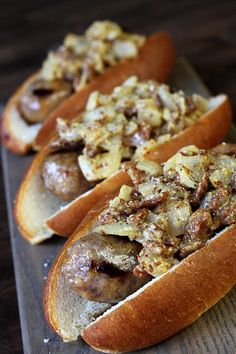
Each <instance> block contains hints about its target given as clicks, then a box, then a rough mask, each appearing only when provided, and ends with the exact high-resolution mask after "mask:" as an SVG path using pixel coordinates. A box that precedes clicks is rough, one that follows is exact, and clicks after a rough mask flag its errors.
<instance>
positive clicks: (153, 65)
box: [34, 32, 175, 150]
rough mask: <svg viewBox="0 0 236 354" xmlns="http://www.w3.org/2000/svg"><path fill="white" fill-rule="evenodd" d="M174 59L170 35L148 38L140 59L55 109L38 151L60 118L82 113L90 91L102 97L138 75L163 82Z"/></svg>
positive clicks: (109, 73) (99, 79)
mask: <svg viewBox="0 0 236 354" xmlns="http://www.w3.org/2000/svg"><path fill="white" fill-rule="evenodd" d="M174 57H175V53H174V46H173V43H172V40H171V38H170V37H169V35H168V34H167V33H165V32H158V33H155V34H153V35H151V36H150V37H147V39H146V40H145V42H144V44H143V46H142V47H141V48H140V49H139V52H138V55H137V57H135V58H131V59H127V60H125V61H123V62H121V63H119V64H117V65H115V66H112V67H110V68H108V69H107V70H106V71H105V72H104V73H103V74H102V75H100V76H98V77H97V78H96V79H94V80H93V81H92V82H91V83H90V84H89V85H87V86H86V87H85V88H83V89H81V90H80V91H78V92H76V93H74V94H73V95H72V96H71V97H70V98H69V99H67V100H66V101H65V102H63V103H62V104H61V105H60V106H59V107H58V108H57V109H55V110H54V111H53V112H52V113H51V114H50V115H49V117H48V119H47V120H46V121H45V123H44V125H43V127H42V129H41V130H40V132H39V134H38V136H37V138H36V141H35V145H34V147H35V149H36V150H39V149H40V148H41V147H42V146H44V145H45V144H46V143H48V141H49V140H50V138H51V137H52V135H53V132H54V131H55V125H56V120H57V118H58V117H66V118H67V119H71V118H73V117H74V116H75V115H76V114H77V113H79V112H81V111H83V109H84V107H85V105H86V102H87V99H88V96H89V94H90V93H91V92H93V91H95V90H98V91H100V92H101V93H103V94H107V93H110V92H111V90H112V89H113V88H114V87H115V86H117V85H120V84H121V83H122V82H123V81H125V80H126V79H127V78H128V77H129V76H131V75H137V76H138V77H139V78H140V79H141V80H148V79H154V80H157V81H160V82H163V81H165V80H166V79H167V77H168V76H169V74H170V71H171V69H172V67H173V64H174Z"/></svg>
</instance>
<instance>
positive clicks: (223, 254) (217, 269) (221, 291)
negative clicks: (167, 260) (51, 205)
mask: <svg viewBox="0 0 236 354" xmlns="http://www.w3.org/2000/svg"><path fill="white" fill-rule="evenodd" d="M98 213H99V212H97V214H96V217H95V214H94V213H92V214H89V215H88V216H87V218H86V219H87V221H86V222H84V225H83V226H81V225H80V226H79V227H78V229H77V230H76V232H75V233H74V235H73V236H72V237H71V238H70V239H69V240H68V241H67V242H66V244H65V246H64V247H63V250H62V251H61V253H60V254H59V256H58V258H57V259H56V261H55V263H54V265H53V267H52V269H51V271H50V273H49V277H48V280H47V285H46V288H45V292H44V310H45V316H46V318H47V321H48V322H49V324H50V325H51V327H52V328H53V329H54V330H55V331H56V332H57V333H58V334H59V335H60V336H61V337H62V338H63V340H64V341H73V340H76V339H77V337H78V336H79V335H81V336H82V337H83V338H84V340H85V341H86V342H87V343H88V344H89V345H91V346H92V347H93V348H95V349H97V350H101V351H103V352H108V353H118V352H128V351H131V350H136V349H140V348H145V347H148V346H150V345H153V344H155V343H158V342H160V341H161V340H163V339H165V338H167V337H169V336H171V335H173V334H174V333H176V332H178V331H179V330H181V329H183V328H184V327H186V326H188V325H189V324H191V323H192V322H194V321H195V320H196V319H197V318H198V317H200V316H201V315H202V314H203V313H204V312H205V311H207V310H208V309H209V308H210V307H211V306H213V305H214V304H215V303H217V302H218V301H219V300H220V299H221V298H222V297H223V296H224V295H225V294H226V293H227V292H228V291H229V290H230V289H231V288H232V287H233V285H234V284H235V282H236V264H235V257H236V243H235V235H236V226H235V225H233V226H230V227H227V228H226V229H224V230H223V231H222V232H220V233H219V234H217V235H216V236H215V237H214V238H212V239H211V240H210V241H208V242H207V244H206V245H205V246H204V247H203V248H201V249H200V250H198V251H196V252H194V253H193V254H192V255H190V256H188V257H187V258H185V259H184V260H182V261H181V262H180V263H179V264H178V265H176V266H174V267H172V268H171V270H169V271H168V272H166V273H165V274H164V275H162V276H160V277H158V278H154V279H153V280H151V281H150V282H149V283H147V284H146V285H144V286H143V287H142V288H141V289H139V290H138V291H136V292H135V293H133V294H132V295H130V296H129V297H127V298H126V299H125V300H123V301H121V302H119V303H118V304H117V305H115V306H113V307H111V308H110V309H108V310H107V311H106V309H107V308H108V307H109V305H107V304H103V303H95V302H91V301H87V300H84V299H82V298H81V297H80V295H79V293H78V292H77V291H76V290H74V289H72V288H71V287H70V288H69V287H68V285H66V283H65V281H64V278H63V276H62V273H61V269H62V265H63V262H64V261H65V258H66V255H67V250H68V248H69V247H71V246H72V245H73V244H74V243H75V242H76V241H77V240H78V239H79V238H81V237H83V236H84V235H86V234H88V233H89V232H90V230H91V229H92V227H93V226H94V225H96V218H97V216H98ZM104 311H106V312H105V313H104V314H102V315H100V314H101V313H103V312H104ZM97 316H98V317H97ZM96 317H97V319H96V320H95V318H96Z"/></svg>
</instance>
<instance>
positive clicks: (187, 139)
mask: <svg viewBox="0 0 236 354" xmlns="http://www.w3.org/2000/svg"><path fill="white" fill-rule="evenodd" d="M209 108H212V109H211V110H210V111H209V112H207V113H206V114H205V115H204V116H202V117H201V118H200V119H199V120H198V121H197V122H196V123H195V124H193V125H192V126H190V127H188V128H187V129H185V130H184V131H183V132H181V133H180V134H178V135H177V136H176V137H174V138H173V139H171V140H170V141H167V142H166V143H164V144H161V145H159V146H158V148H157V149H155V150H153V151H152V152H150V153H149V154H148V155H147V156H146V157H147V158H148V159H150V160H154V161H157V162H164V161H166V160H167V159H168V158H169V157H171V156H172V155H174V154H175V153H176V152H177V151H178V150H179V149H180V148H181V147H183V146H186V145H189V144H194V145H196V146H197V147H199V148H203V149H208V148H211V147H213V146H215V145H217V144H219V143H220V142H221V141H222V140H223V139H224V137H225V135H226V133H227V131H228V130H229V128H230V124H231V119H232V112H231V106H230V103H229V101H228V99H227V97H226V96H224V95H219V96H216V97H215V98H212V99H211V100H210V103H209ZM130 183H131V181H130V179H129V177H128V175H127V174H126V173H125V172H121V171H119V172H118V173H116V174H115V175H114V176H111V177H110V178H108V179H107V180H105V181H103V182H101V183H100V184H98V185H97V186H96V187H95V188H94V189H93V190H91V191H89V192H87V193H85V194H83V195H82V196H81V197H78V198H77V199H75V200H74V201H73V202H72V203H71V204H69V205H68V206H66V207H65V208H63V209H62V210H60V211H58V212H57V213H56V214H55V215H53V216H52V217H51V218H50V219H48V220H47V225H48V227H49V228H50V229H52V230H53V231H54V233H56V234H58V235H61V236H70V235H71V234H72V233H73V232H74V231H75V229H76V227H77V226H78V224H79V223H80V221H81V220H82V219H83V218H84V216H85V215H86V213H87V212H88V211H89V210H90V209H91V208H93V207H95V205H96V203H97V201H98V200H99V201H100V203H101V201H102V200H104V204H105V202H106V200H107V194H108V197H109V193H110V192H111V191H114V190H118V189H119V188H120V187H121V186H122V185H123V184H130Z"/></svg>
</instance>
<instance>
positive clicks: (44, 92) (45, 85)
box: [18, 79, 72, 123]
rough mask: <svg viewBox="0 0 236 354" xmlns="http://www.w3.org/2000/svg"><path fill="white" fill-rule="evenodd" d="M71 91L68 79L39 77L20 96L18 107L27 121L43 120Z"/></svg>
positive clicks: (37, 121)
mask: <svg viewBox="0 0 236 354" xmlns="http://www.w3.org/2000/svg"><path fill="white" fill-rule="evenodd" d="M71 93H72V85H71V83H69V82H68V81H62V80H52V81H46V80H43V79H38V80H36V81H34V82H33V83H32V84H31V85H30V86H29V87H28V89H27V90H26V91H25V92H24V93H23V95H22V96H21V97H20V99H19V102H18V109H19V111H20V113H21V114H22V115H23V117H24V118H25V120H26V121H27V122H29V123H39V122H43V121H44V120H45V119H46V118H47V116H48V114H49V113H50V112H51V111H52V110H53V109H54V108H55V107H57V106H58V105H59V104H60V103H61V102H62V101H64V100H65V99H66V98H67V97H68V96H69V95H70V94H71Z"/></svg>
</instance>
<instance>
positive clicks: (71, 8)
mask: <svg viewBox="0 0 236 354" xmlns="http://www.w3.org/2000/svg"><path fill="white" fill-rule="evenodd" d="M235 13H236V2H235V0H232V1H217V0H214V1H211V0H205V1H202V0H195V1H194V0H178V1H170V0H169V1H160V0H129V1H127V0H119V1H112V0H110V1H106V0H100V1H98V0H86V1H79V0H64V1H63V0H57V1H55V0H51V1H50V2H49V1H47V0H41V1H37V2H36V1H31V0H21V1H17V0H5V1H4V0H0V101H1V102H3V101H5V100H6V99H7V97H8V96H9V95H10V93H11V92H13V90H14V89H15V88H16V87H17V85H19V84H20V83H21V82H22V80H23V79H24V78H25V77H27V75H29V74H30V73H31V72H33V71H34V70H35V69H36V68H37V67H38V66H39V65H40V63H41V60H42V59H43V58H44V56H45V54H46V52H47V49H48V48H50V47H51V46H53V45H54V44H55V43H59V42H60V41H61V40H62V38H63V36H64V35H65V34H66V33H67V32H69V31H72V32H73V31H74V32H78V33H79V32H82V31H83V30H84V29H85V28H86V27H87V26H88V25H89V24H90V23H91V22H92V21H93V20H95V19H112V20H115V21H117V22H119V23H120V24H122V25H123V26H125V27H126V28H128V29H130V30H133V31H137V32H144V33H151V32H153V31H156V30H167V31H169V32H170V33H171V35H172V37H173V39H174V41H175V43H176V47H177V52H178V55H180V56H182V55H184V56H186V57H187V58H188V60H189V61H190V62H191V64H192V65H193V66H194V67H195V68H196V70H197V71H198V73H199V74H200V76H201V77H202V78H203V80H204V81H205V83H206V84H207V86H208V87H209V88H210V90H211V91H212V92H213V93H219V92H225V93H227V94H228V95H229V96H230V98H231V100H232V104H233V109H234V112H235V111H236V98H235V97H236V85H235V83H236V67H235V66H236V39H235V33H236V21H235ZM16 168H17V166H16ZM0 233H1V237H0V353H8V354H13V353H22V342H21V334H20V325H19V316H18V308H17V300H16V292H15V285H14V274H13V268H12V259H11V248H10V243H9V229H8V223H7V215H6V206H5V197H4V190H3V183H2V173H0Z"/></svg>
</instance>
